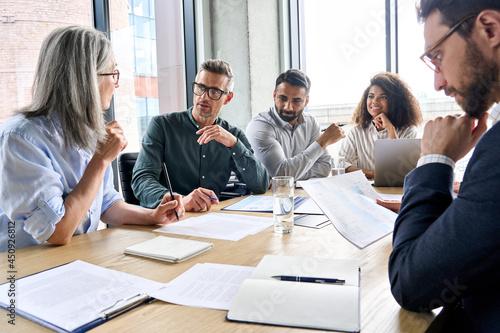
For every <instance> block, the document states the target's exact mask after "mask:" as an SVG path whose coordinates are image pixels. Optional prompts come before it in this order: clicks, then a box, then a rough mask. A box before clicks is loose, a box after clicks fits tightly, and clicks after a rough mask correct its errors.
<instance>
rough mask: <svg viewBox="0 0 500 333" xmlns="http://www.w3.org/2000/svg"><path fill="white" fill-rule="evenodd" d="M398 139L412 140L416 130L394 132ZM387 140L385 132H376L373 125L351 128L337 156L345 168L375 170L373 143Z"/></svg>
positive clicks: (413, 128) (412, 127) (409, 128)
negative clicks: (342, 157) (342, 161)
mask: <svg viewBox="0 0 500 333" xmlns="http://www.w3.org/2000/svg"><path fill="white" fill-rule="evenodd" d="M396 134H397V135H398V138H400V139H412V138H415V137H416V136H417V128H416V127H415V126H413V125H412V126H410V127H407V128H404V129H400V130H396ZM380 139H389V132H387V130H385V129H384V130H382V131H380V132H379V131H377V128H376V127H375V125H373V124H371V125H370V126H369V127H368V128H366V129H364V128H362V127H361V126H356V127H353V128H352V129H351V130H350V131H349V133H347V136H346V138H345V139H344V140H343V141H342V145H341V147H340V151H339V156H344V157H345V168H346V169H347V168H348V167H350V166H351V165H353V166H355V167H358V168H360V169H369V170H374V169H375V141H376V140H380Z"/></svg>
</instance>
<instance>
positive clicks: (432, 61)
mask: <svg viewBox="0 0 500 333" xmlns="http://www.w3.org/2000/svg"><path fill="white" fill-rule="evenodd" d="M476 16H477V15H469V16H467V17H465V18H463V19H462V20H460V21H459V22H458V23H457V24H455V25H454V26H452V27H451V28H450V30H448V32H447V33H446V34H445V35H444V36H443V37H441V38H440V39H439V40H438V41H437V42H435V43H434V44H433V45H431V46H429V47H428V48H427V50H425V52H424V54H422V55H421V56H420V59H421V60H422V61H423V62H425V64H426V65H427V66H429V68H430V69H432V70H433V71H434V72H436V73H439V71H440V68H439V67H440V65H441V55H440V54H438V55H436V56H434V57H431V53H432V51H434V49H435V48H436V47H438V46H439V45H441V44H442V43H443V42H444V41H445V40H446V39H448V37H450V36H451V35H453V33H454V32H455V31H457V30H458V28H460V26H461V25H462V24H464V23H465V21H467V20H468V19H471V18H473V17H476Z"/></svg>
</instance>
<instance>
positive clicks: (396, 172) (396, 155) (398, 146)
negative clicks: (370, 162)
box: [374, 139, 420, 187]
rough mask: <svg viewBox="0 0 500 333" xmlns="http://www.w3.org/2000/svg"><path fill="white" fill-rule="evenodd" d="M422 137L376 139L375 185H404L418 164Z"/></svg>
mask: <svg viewBox="0 0 500 333" xmlns="http://www.w3.org/2000/svg"><path fill="white" fill-rule="evenodd" d="M419 158H420V139H387V140H377V141H375V181H374V185H375V186H394V187H400V186H403V183H404V179H405V177H406V175H407V174H408V173H409V172H410V171H411V170H413V169H415V167H416V166H417V162H418V159H419Z"/></svg>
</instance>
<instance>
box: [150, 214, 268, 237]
mask: <svg viewBox="0 0 500 333" xmlns="http://www.w3.org/2000/svg"><path fill="white" fill-rule="evenodd" d="M272 225H273V218H272V217H256V216H249V215H239V214H224V213H208V214H203V215H200V216H197V217H190V218H188V219H185V220H182V221H179V222H176V223H171V224H167V225H164V226H163V227H161V228H159V229H156V230H154V231H156V232H165V233H170V234H177V235H185V236H195V237H205V238H214V239H225V240H231V241H238V240H240V239H242V238H244V237H246V236H248V235H253V234H256V233H258V232H260V231H262V230H264V229H266V228H268V227H270V226H272Z"/></svg>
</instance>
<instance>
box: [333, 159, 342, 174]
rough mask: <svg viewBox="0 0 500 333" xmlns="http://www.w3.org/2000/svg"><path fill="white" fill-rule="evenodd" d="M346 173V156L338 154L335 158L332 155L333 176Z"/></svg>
mask: <svg viewBox="0 0 500 333" xmlns="http://www.w3.org/2000/svg"><path fill="white" fill-rule="evenodd" d="M344 173H345V157H344V156H338V157H337V159H336V160H335V159H334V158H333V157H332V176H338V175H342V174H344Z"/></svg>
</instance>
